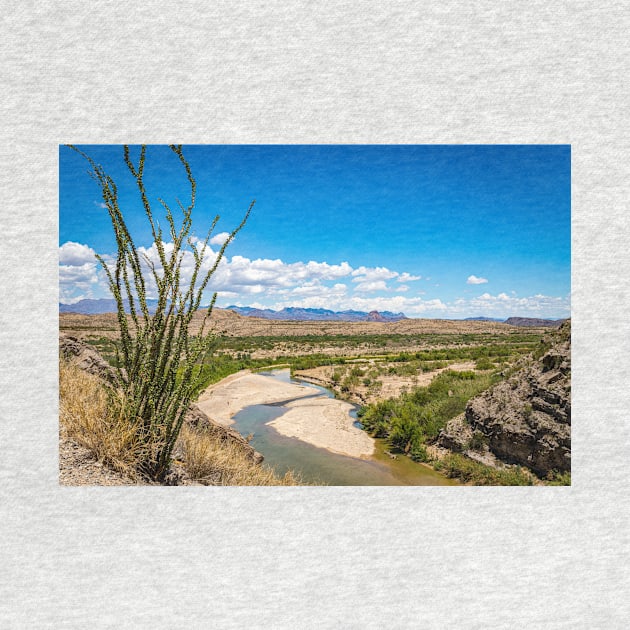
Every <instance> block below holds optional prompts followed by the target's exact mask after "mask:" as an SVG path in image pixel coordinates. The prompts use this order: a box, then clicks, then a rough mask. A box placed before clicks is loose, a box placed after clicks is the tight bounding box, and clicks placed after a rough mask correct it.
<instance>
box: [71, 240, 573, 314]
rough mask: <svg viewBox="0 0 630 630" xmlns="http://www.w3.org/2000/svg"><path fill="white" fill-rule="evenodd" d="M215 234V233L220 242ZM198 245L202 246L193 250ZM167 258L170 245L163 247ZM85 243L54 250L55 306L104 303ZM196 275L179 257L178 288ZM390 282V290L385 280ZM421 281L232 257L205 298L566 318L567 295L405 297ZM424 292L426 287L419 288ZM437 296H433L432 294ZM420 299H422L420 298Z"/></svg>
mask: <svg viewBox="0 0 630 630" xmlns="http://www.w3.org/2000/svg"><path fill="white" fill-rule="evenodd" d="M218 236H219V235H217V237H218ZM196 246H197V247H200V246H201V243H198V244H197V245H196ZM164 249H165V251H166V254H167V256H168V255H169V254H170V253H171V252H172V249H173V244H172V243H164ZM215 249H218V248H216V247H215V248H213V247H208V248H207V250H206V255H205V258H204V260H203V263H202V268H201V273H202V274H203V272H204V271H208V270H209V269H210V268H211V267H212V266H213V265H214V264H215V262H216V257H217V252H216V251H215ZM138 252H139V253H140V254H141V259H142V260H144V257H146V258H147V259H148V260H149V261H151V263H152V264H153V265H154V266H155V269H156V271H157V273H158V274H159V273H161V265H160V260H159V253H158V248H157V246H156V244H155V243H152V244H151V245H150V246H148V247H138ZM94 254H95V252H94V250H93V249H92V248H91V247H89V246H88V245H85V244H81V243H75V242H71V241H69V242H67V243H64V244H63V245H62V246H61V247H60V248H59V262H60V265H59V281H60V300H61V301H62V302H66V303H71V302H73V301H77V300H79V299H81V298H83V297H109V291H108V288H107V282H106V279H105V276H104V273H103V270H102V269H100V266H99V265H98V263H97V261H96V259H95V258H94ZM103 257H104V259H105V260H106V262H107V263H115V259H114V258H113V257H112V256H108V255H106V254H104V255H103ZM143 266H144V271H145V272H146V273H145V277H146V278H147V296H148V297H155V296H156V287H155V283H154V282H153V280H152V279H151V272H150V269H149V265H148V264H147V263H146V262H143ZM193 270H194V256H193V254H192V253H191V252H186V253H184V254H183V257H182V277H181V281H182V286H183V287H184V288H185V287H186V286H187V284H188V283H189V282H190V279H191V277H192V273H193ZM393 279H396V283H395V284H394V286H393V287H391V288H390V287H388V281H391V280H393ZM416 279H420V276H414V275H412V274H410V273H409V272H398V271H394V270H391V269H388V268H387V267H365V266H361V267H358V268H356V269H354V268H353V267H352V266H351V265H350V264H349V263H348V262H346V261H344V262H340V263H328V262H322V261H313V260H311V261H308V262H302V261H298V262H291V263H287V262H285V261H283V260H281V259H279V258H276V259H269V258H257V259H253V260H252V259H250V258H246V257H244V256H239V255H235V256H233V257H232V258H227V257H225V258H223V259H222V260H221V261H220V263H219V265H218V266H217V269H216V272H215V274H214V275H213V276H212V278H211V280H210V284H209V285H208V293H207V296H206V297H205V298H204V299H209V296H210V293H211V292H213V291H218V292H219V300H220V304H223V305H224V306H227V305H228V304H241V305H247V306H254V305H255V304H258V305H259V306H260V307H261V308H277V309H278V310H280V309H282V308H284V307H287V306H296V307H303V308H327V309H331V310H340V311H341V310H348V309H353V310H360V311H371V310H379V311H382V310H387V311H393V312H401V311H402V312H403V313H405V314H406V315H407V316H408V317H448V318H455V319H459V318H464V317H472V316H477V315H485V316H494V317H509V316H512V315H514V316H516V315H523V316H531V317H564V316H567V315H568V314H569V312H570V303H569V296H567V297H564V298H562V297H552V296H546V295H543V294H542V293H537V294H536V295H533V296H531V297H525V298H523V297H518V296H517V295H516V294H515V293H514V292H510V293H508V292H501V293H498V294H497V295H493V294H491V293H488V292H485V293H482V294H481V295H479V296H476V297H473V298H460V299H456V300H453V301H448V302H446V301H442V300H441V299H439V298H438V297H431V296H429V299H425V296H424V295H423V293H422V292H418V291H411V290H410V288H409V286H408V285H407V284H403V280H404V281H406V282H412V281H414V280H416ZM485 282H487V280H486V279H485V278H477V277H476V276H470V277H469V278H468V283H469V284H481V283H485ZM425 286H426V285H425ZM436 292H437V290H435V289H434V290H433V295H434V296H435V295H436ZM421 296H422V297H421Z"/></svg>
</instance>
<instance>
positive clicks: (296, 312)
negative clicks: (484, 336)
mask: <svg viewBox="0 0 630 630" xmlns="http://www.w3.org/2000/svg"><path fill="white" fill-rule="evenodd" d="M126 304H128V302H126ZM147 306H148V307H149V312H150V313H153V312H155V308H156V306H157V300H147ZM127 310H128V309H127ZM138 310H139V309H138ZM223 310H228V311H233V312H234V313H237V314H238V315H242V316H245V317H260V318H262V319H274V320H285V321H286V320H292V321H338V322H398V321H400V320H403V319H408V318H407V316H406V315H405V314H404V313H392V312H390V311H380V312H379V311H370V312H369V313H366V312H364V311H353V310H347V311H331V310H328V309H325V308H295V307H288V308H283V309H282V310H281V311H274V310H272V309H268V308H265V309H258V308H252V307H251V306H228V307H227V308H225V309H223ZM59 312H60V313H80V314H82V315H98V314H101V313H115V312H116V300H114V299H113V298H109V299H108V298H101V299H98V300H92V299H87V300H79V301H78V302H75V303H74V304H59ZM464 321H487V322H502V323H505V324H509V325H511V326H549V327H551V326H554V327H558V326H560V325H561V324H562V322H563V321H565V320H563V319H559V320H553V319H538V318H534V317H509V318H508V319H499V318H496V317H483V316H479V317H467V318H466V320H464Z"/></svg>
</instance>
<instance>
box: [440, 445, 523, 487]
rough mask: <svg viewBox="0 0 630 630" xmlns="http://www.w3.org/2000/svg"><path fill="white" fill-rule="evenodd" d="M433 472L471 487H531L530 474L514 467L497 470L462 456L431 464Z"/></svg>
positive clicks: (450, 457)
mask: <svg viewBox="0 0 630 630" xmlns="http://www.w3.org/2000/svg"><path fill="white" fill-rule="evenodd" d="M433 467H434V468H435V470H437V471H439V472H441V473H443V474H445V475H446V476H447V477H450V478H452V479H459V480H460V481H463V482H464V483H467V484H470V485H473V486H531V485H533V484H534V477H533V476H532V474H531V473H529V472H528V471H526V470H525V469H523V468H521V467H520V466H514V467H510V468H504V469H498V468H493V467H492V466H486V465H485V464H481V463H479V462H475V461H473V460H472V459H469V458H468V457H465V456H464V455H459V454H458V453H450V454H448V455H446V456H445V457H444V458H442V459H441V460H438V461H436V462H435V463H434V464H433Z"/></svg>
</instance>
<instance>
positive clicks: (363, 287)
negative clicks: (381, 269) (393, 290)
mask: <svg viewBox="0 0 630 630" xmlns="http://www.w3.org/2000/svg"><path fill="white" fill-rule="evenodd" d="M354 290H355V291H356V292H357V293H372V292H373V291H387V284H386V283H385V280H375V281H373V282H361V283H360V284H357V286H356V287H354Z"/></svg>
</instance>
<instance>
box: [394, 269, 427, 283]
mask: <svg viewBox="0 0 630 630" xmlns="http://www.w3.org/2000/svg"><path fill="white" fill-rule="evenodd" d="M421 279H422V276H412V275H411V274H410V273H407V272H406V271H405V272H404V273H401V274H399V276H398V278H396V282H413V281H414V280H421Z"/></svg>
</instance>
